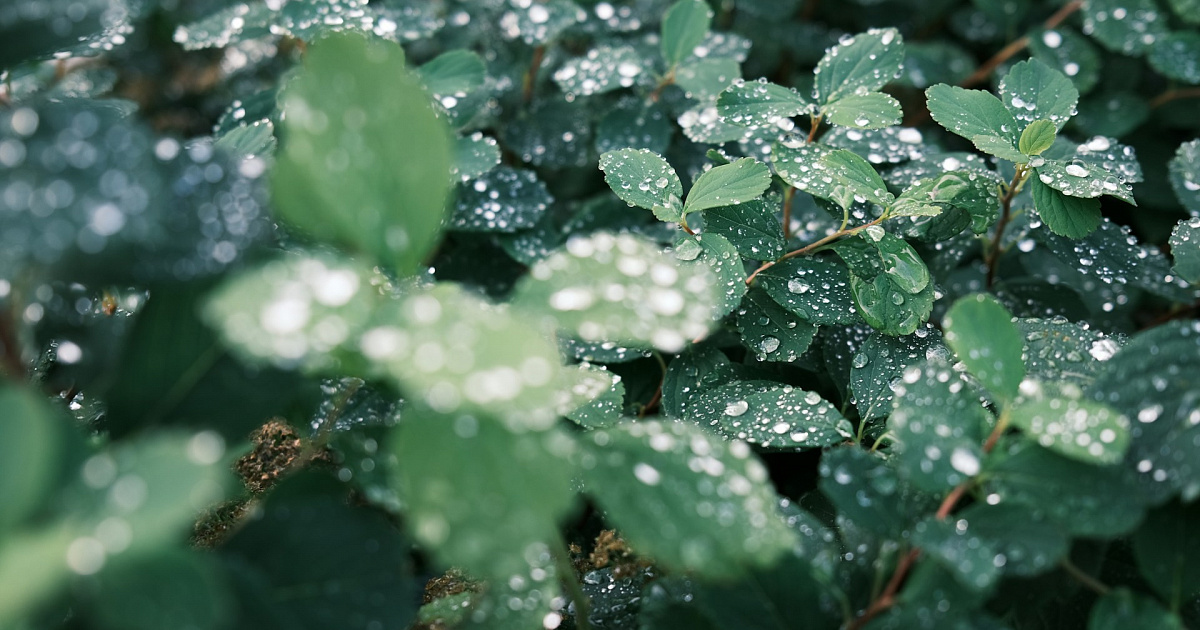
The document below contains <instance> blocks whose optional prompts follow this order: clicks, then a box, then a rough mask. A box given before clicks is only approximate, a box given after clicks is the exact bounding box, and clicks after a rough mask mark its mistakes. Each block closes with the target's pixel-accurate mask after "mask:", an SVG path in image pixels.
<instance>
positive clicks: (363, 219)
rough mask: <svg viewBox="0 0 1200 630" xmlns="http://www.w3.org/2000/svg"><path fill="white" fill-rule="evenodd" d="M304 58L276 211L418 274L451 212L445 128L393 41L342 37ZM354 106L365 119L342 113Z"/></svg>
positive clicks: (290, 97)
mask: <svg viewBox="0 0 1200 630" xmlns="http://www.w3.org/2000/svg"><path fill="white" fill-rule="evenodd" d="M304 61H305V71H304V72H303V73H301V74H300V75H299V76H298V77H297V78H296V79H295V80H293V81H291V82H290V83H289V84H288V85H287V87H286V88H285V89H284V92H283V94H282V95H281V97H280V98H281V100H282V102H283V104H284V110H285V111H286V112H287V114H288V115H287V118H286V119H285V120H284V123H283V128H282V132H283V134H284V137H285V138H286V142H285V143H284V145H283V147H282V151H281V152H280V155H279V160H278V164H277V165H276V167H275V169H274V171H273V177H272V186H273V190H274V193H275V207H276V209H277V210H278V212H279V214H280V216H281V217H282V218H283V219H284V220H286V221H288V222H289V223H291V224H293V225H295V226H297V227H299V228H301V229H303V230H305V231H306V232H309V233H310V234H312V235H314V236H320V237H321V238H324V239H327V240H330V241H335V242H337V243H338V244H340V245H343V246H346V247H349V248H352V249H355V250H358V251H362V252H364V253H366V254H369V255H371V256H373V257H374V258H375V259H376V260H377V261H379V262H381V263H384V264H386V265H388V266H389V267H392V268H394V269H395V270H396V271H397V272H399V273H401V274H409V273H413V272H415V271H416V270H417V268H418V267H419V266H420V265H421V264H422V262H423V261H424V259H425V257H426V256H428V255H429V253H430V252H431V251H432V250H433V248H434V247H435V246H436V245H437V236H438V233H439V232H440V231H441V225H442V217H444V216H445V209H446V200H447V196H448V193H449V185H450V166H451V146H450V141H449V135H448V133H447V131H446V129H445V127H444V125H443V124H442V123H441V122H439V121H438V120H437V119H436V118H435V117H434V115H433V111H432V110H431V109H430V107H429V103H428V99H427V97H426V95H425V94H424V92H423V91H422V90H421V88H420V87H419V86H418V85H417V81H416V79H415V78H414V77H413V76H412V75H411V74H410V73H409V72H408V70H406V69H405V67H404V54H403V50H402V49H401V48H400V47H399V46H396V45H395V44H390V43H383V42H368V41H367V40H365V39H363V38H362V37H360V36H355V35H340V36H335V37H330V38H327V39H325V40H322V41H321V42H318V43H316V44H314V45H313V46H312V47H310V48H309V50H308V53H307V54H306V55H305V58H304ZM348 110H352V111H357V112H362V116H360V117H354V116H345V115H343V114H344V113H345V112H346V111H348ZM414 146H419V147H421V158H420V159H419V160H414V159H412V155H411V150H410V147H414ZM331 160H333V161H332V162H331ZM397 164H406V165H407V166H406V167H405V168H403V169H397V168H394V166H395V165H397ZM331 165H332V167H331Z"/></svg>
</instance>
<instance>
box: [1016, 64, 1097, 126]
mask: <svg viewBox="0 0 1200 630" xmlns="http://www.w3.org/2000/svg"><path fill="white" fill-rule="evenodd" d="M1000 99H1001V100H1002V101H1003V102H1004V106H1005V107H1007V108H1008V111H1009V112H1010V113H1012V115H1013V118H1016V119H1017V120H1018V121H1020V122H1021V123H1025V124H1029V123H1032V122H1033V121H1035V120H1049V121H1050V122H1052V123H1054V126H1055V129H1056V130H1060V129H1062V128H1063V125H1065V124H1067V120H1069V119H1070V118H1071V116H1074V115H1075V106H1076V105H1077V104H1079V90H1076V89H1075V85H1074V84H1073V83H1071V80H1070V79H1068V78H1067V77H1066V75H1064V74H1063V73H1061V72H1059V71H1058V70H1055V69H1054V68H1051V67H1050V66H1048V65H1046V64H1044V63H1042V62H1041V61H1039V60H1037V59H1028V60H1025V61H1022V62H1019V63H1017V64H1016V65H1014V66H1013V67H1012V69H1010V70H1009V71H1008V74H1006V75H1004V78H1003V79H1001V81H1000Z"/></svg>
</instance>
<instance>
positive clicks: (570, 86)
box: [553, 44, 645, 96]
mask: <svg viewBox="0 0 1200 630" xmlns="http://www.w3.org/2000/svg"><path fill="white" fill-rule="evenodd" d="M644 72H645V67H644V62H643V60H642V58H641V55H639V54H638V51H637V50H636V49H635V48H633V47H632V46H609V45H607V44H605V45H600V46H597V47H595V48H593V49H591V50H589V51H588V52H587V54H586V55H584V56H582V57H576V58H575V59H571V60H570V61H568V62H566V63H564V64H563V65H562V66H560V67H559V69H558V70H555V71H554V75H553V76H554V81H555V82H556V83H558V87H559V88H561V89H562V91H563V92H566V93H568V94H574V95H577V96H591V95H593V94H600V93H603V92H608V91H611V90H616V89H620V88H627V87H632V86H633V84H634V83H636V82H637V81H638V78H639V77H640V76H642V74H643V73H644Z"/></svg>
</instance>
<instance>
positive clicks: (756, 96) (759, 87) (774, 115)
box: [717, 79, 813, 127]
mask: <svg viewBox="0 0 1200 630" xmlns="http://www.w3.org/2000/svg"><path fill="white" fill-rule="evenodd" d="M812 110H813V105H812V104H811V103H809V102H808V100H807V99H805V98H804V97H803V96H801V95H800V93H799V92H797V91H796V90H795V88H787V87H783V86H782V85H776V84H774V83H770V82H768V81H767V80H766V79H760V80H758V81H742V80H737V81H734V82H733V85H731V86H730V87H729V88H727V89H726V90H725V91H724V92H721V95H720V96H719V97H718V98H717V114H718V115H719V116H720V117H721V119H722V120H724V121H725V122H728V123H730V124H734V125H739V126H744V127H776V126H778V125H779V124H781V123H783V122H784V121H786V120H788V119H789V118H791V117H792V116H798V115H800V114H806V113H809V112H811V111H812Z"/></svg>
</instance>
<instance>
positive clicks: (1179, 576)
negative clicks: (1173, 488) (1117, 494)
mask: <svg viewBox="0 0 1200 630" xmlns="http://www.w3.org/2000/svg"><path fill="white" fill-rule="evenodd" d="M1198 512H1200V504H1197V503H1195V502H1192V503H1188V504H1183V503H1178V502H1173V503H1169V504H1167V505H1165V506H1163V507H1161V508H1159V509H1157V510H1153V511H1151V512H1150V513H1149V514H1147V515H1146V520H1145V522H1143V523H1142V526H1141V527H1140V528H1138V530H1137V531H1136V532H1134V534H1133V553H1134V557H1135V558H1137V563H1138V568H1139V569H1141V572H1142V575H1143V576H1144V577H1145V578H1146V580H1147V581H1148V582H1150V585H1151V586H1153V587H1154V590H1156V591H1158V593H1159V595H1161V596H1162V597H1163V598H1164V599H1165V600H1166V601H1169V602H1178V601H1183V600H1184V598H1186V597H1189V596H1190V594H1191V593H1195V592H1196V591H1197V590H1200V540H1198V539H1197V538H1196V537H1195V536H1191V535H1189V533H1188V532H1189V530H1190V529H1191V527H1192V526H1193V524H1194V523H1196V518H1197V517H1200V513H1198Z"/></svg>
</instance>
